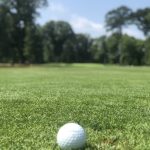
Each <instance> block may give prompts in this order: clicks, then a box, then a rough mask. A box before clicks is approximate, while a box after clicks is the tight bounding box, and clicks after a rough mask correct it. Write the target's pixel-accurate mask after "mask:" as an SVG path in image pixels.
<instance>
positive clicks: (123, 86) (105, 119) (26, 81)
mask: <svg viewBox="0 0 150 150" xmlns="http://www.w3.org/2000/svg"><path fill="white" fill-rule="evenodd" d="M67 122H77V123H79V124H80V125H82V126H83V127H84V128H85V129H86V132H87V137H88V138H87V144H86V147H85V148H84V149H86V150H99V149H104V150H109V149H110V150H116V149H118V150H132V149H136V150H149V149H150V68H148V67H120V66H103V65H96V64H73V65H63V64H61V65H41V66H32V67H24V68H21V67H20V68H19V67H14V68H0V149H1V150H3V149H12V150H18V149H19V150H24V149H25V150H30V149H31V150H40V149H46V150H53V149H54V147H55V143H56V134H57V131H58V129H59V127H61V126H62V125H63V124H65V123H67ZM55 149H56V150H59V148H58V147H57V146H56V147H55Z"/></svg>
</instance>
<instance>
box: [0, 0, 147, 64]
mask: <svg viewBox="0 0 150 150" xmlns="http://www.w3.org/2000/svg"><path fill="white" fill-rule="evenodd" d="M46 5H47V0H32V1H31V0H25V1H22V0H0V62H1V63H11V64H14V63H22V64H24V63H49V62H65V63H73V62H97V63H104V64H107V63H111V64H122V65H150V36H149V35H150V8H144V9H138V10H136V11H133V10H132V9H130V8H128V7H126V6H121V7H119V8H116V9H114V10H111V11H109V12H108V13H107V14H106V16H105V24H106V30H107V31H108V32H110V33H111V34H110V35H109V36H106V35H104V36H101V37H99V38H91V37H90V36H89V35H86V34H76V33H75V32H74V31H73V29H72V27H71V25H70V24H69V23H68V22H65V21H49V22H47V23H46V24H45V25H43V26H40V25H38V24H36V22H35V19H36V17H37V16H38V11H37V9H38V8H40V7H44V6H46ZM130 25H136V26H137V27H138V29H139V30H140V31H142V32H143V34H144V35H145V40H141V39H137V38H135V37H132V36H129V35H127V34H123V29H124V27H126V26H130Z"/></svg>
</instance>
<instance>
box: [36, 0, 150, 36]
mask: <svg viewBox="0 0 150 150" xmlns="http://www.w3.org/2000/svg"><path fill="white" fill-rule="evenodd" d="M48 3H49V5H48V6H47V7H44V8H40V9H39V13H40V16H39V17H38V18H37V23H39V24H41V25H44V24H45V23H46V22H48V21H50V20H56V21H58V20H63V21H67V22H69V23H70V25H71V26H72V28H73V30H74V31H75V32H76V33H85V34H89V35H91V36H92V37H94V38H95V37H100V36H102V35H104V34H106V29H105V15H106V13H107V12H108V11H110V10H112V9H114V8H117V7H119V6H122V5H125V6H128V7H129V8H131V9H132V10H136V9H139V8H145V7H150V0H48ZM123 32H124V33H127V34H129V35H131V36H135V37H136V38H144V36H143V34H142V32H141V31H139V30H138V29H137V28H136V27H135V26H130V27H126V28H124V30H123ZM107 34H108V33H107Z"/></svg>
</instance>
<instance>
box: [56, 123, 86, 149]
mask: <svg viewBox="0 0 150 150" xmlns="http://www.w3.org/2000/svg"><path fill="white" fill-rule="evenodd" d="M85 142H86V133H85V131H84V129H83V128H82V127H81V126H80V125H78V124H77V123H67V124H65V125H64V126H62V127H61V128H60V129H59V131H58V134H57V144H58V145H59V146H60V148H61V149H64V150H70V149H77V148H81V147H83V146H84V144H85Z"/></svg>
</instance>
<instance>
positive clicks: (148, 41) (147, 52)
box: [144, 38, 150, 65]
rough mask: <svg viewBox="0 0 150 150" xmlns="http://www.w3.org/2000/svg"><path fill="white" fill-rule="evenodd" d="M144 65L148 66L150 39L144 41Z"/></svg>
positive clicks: (149, 62)
mask: <svg viewBox="0 0 150 150" xmlns="http://www.w3.org/2000/svg"><path fill="white" fill-rule="evenodd" d="M144 60H145V64H146V65H150V38H147V39H146V41H145V59H144Z"/></svg>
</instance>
